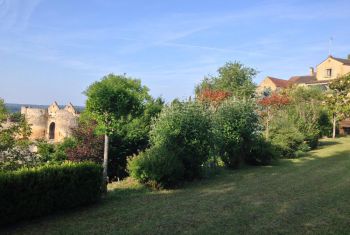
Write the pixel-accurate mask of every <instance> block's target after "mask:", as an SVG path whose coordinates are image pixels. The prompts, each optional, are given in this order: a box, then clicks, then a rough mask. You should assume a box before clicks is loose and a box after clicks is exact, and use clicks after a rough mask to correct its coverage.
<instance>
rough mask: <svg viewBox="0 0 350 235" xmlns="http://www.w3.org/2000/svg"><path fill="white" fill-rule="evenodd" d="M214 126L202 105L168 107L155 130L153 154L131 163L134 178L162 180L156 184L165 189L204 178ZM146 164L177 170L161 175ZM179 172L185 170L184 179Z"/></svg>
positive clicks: (190, 104)
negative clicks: (186, 181)
mask: <svg viewBox="0 0 350 235" xmlns="http://www.w3.org/2000/svg"><path fill="white" fill-rule="evenodd" d="M210 125H211V123H210V117H209V115H208V114H207V111H206V110H205V109H204V107H203V106H201V105H200V104H198V103H195V102H183V103H177V102H176V103H173V104H172V105H171V106H169V107H165V108H164V109H163V110H162V112H161V113H160V115H159V117H158V118H157V120H156V122H155V123H154V125H153V126H152V129H151V132H150V137H151V147H150V150H147V151H146V152H145V153H143V154H141V156H139V157H137V158H135V160H131V162H130V163H129V166H130V167H129V171H130V173H131V175H134V176H136V177H137V179H139V180H144V179H147V180H159V181H157V182H156V183H157V184H158V185H159V186H164V187H169V186H174V185H176V184H178V183H180V182H179V181H180V180H182V179H184V180H193V179H195V178H199V177H201V174H202V165H203V164H204V163H205V162H206V161H207V159H208V158H209V152H210V144H211V143H210ZM150 155H152V156H150ZM133 161H135V162H133ZM145 161H150V162H156V163H155V164H159V166H160V167H162V166H169V164H170V163H171V164H174V166H173V167H174V168H170V169H169V171H166V170H159V171H158V170H156V167H148V166H149V165H152V163H144V162H145ZM138 164H140V165H138ZM162 168H163V167H162ZM175 168H178V169H182V168H183V170H181V171H179V172H183V173H182V174H181V177H180V176H179V175H178V174H179V172H177V171H175V170H174V169H175ZM136 169H137V170H136ZM163 169H164V168H163ZM139 172H142V174H140V173H139ZM169 172H170V173H169ZM173 174H176V175H173ZM169 179H171V180H169ZM174 179H176V180H174ZM174 181H175V182H174Z"/></svg>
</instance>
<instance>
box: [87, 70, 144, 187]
mask: <svg viewBox="0 0 350 235" xmlns="http://www.w3.org/2000/svg"><path fill="white" fill-rule="evenodd" d="M84 93H85V95H86V96H87V101H86V111H87V112H89V113H90V114H91V115H92V117H93V118H94V119H95V120H96V121H97V122H98V123H99V125H100V126H101V128H102V131H103V133H104V137H105V141H104V154H103V175H102V177H103V190H104V192H105V193H106V191H107V183H108V177H107V167H108V147H109V136H110V135H111V134H113V133H114V132H115V131H116V130H118V129H119V128H120V127H121V126H122V125H123V124H124V123H128V122H129V120H131V119H132V117H133V116H137V115H139V114H140V112H141V111H142V110H143V106H144V103H145V101H146V100H147V99H149V98H150V97H149V95H148V88H147V87H145V86H142V85H141V81H140V80H137V79H133V78H130V77H127V76H125V75H114V74H109V75H107V76H104V77H103V78H102V80H101V81H98V82H95V83H93V84H92V85H90V86H89V87H88V88H87V90H86V91H85V92H84Z"/></svg>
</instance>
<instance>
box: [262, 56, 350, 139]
mask: <svg viewBox="0 0 350 235" xmlns="http://www.w3.org/2000/svg"><path fill="white" fill-rule="evenodd" d="M349 73H350V56H349V58H348V59H341V58H336V57H333V56H328V57H327V59H325V60H323V61H322V62H321V63H320V64H318V65H317V66H316V71H315V70H314V68H313V67H310V74H309V75H303V76H292V77H291V78H289V79H288V80H285V79H280V78H274V77H270V76H267V77H266V78H265V79H264V80H263V81H262V82H261V83H260V85H259V86H258V87H257V92H258V93H260V94H261V93H263V92H265V91H266V90H270V91H277V92H278V91H279V90H281V89H285V88H288V87H290V86H320V87H325V88H327V86H328V84H329V83H330V82H331V81H332V80H334V79H336V78H338V77H340V76H343V75H346V74H349ZM339 133H340V134H350V119H345V120H342V121H340V122H339Z"/></svg>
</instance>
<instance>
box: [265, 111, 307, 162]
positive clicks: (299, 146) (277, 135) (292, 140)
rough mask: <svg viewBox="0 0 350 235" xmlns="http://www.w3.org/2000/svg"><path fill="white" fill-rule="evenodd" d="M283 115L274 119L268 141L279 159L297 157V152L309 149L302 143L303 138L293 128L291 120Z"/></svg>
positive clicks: (296, 129) (294, 127)
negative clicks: (269, 140) (275, 150)
mask: <svg viewBox="0 0 350 235" xmlns="http://www.w3.org/2000/svg"><path fill="white" fill-rule="evenodd" d="M285 115H286V114H283V115H281V116H280V117H278V118H276V120H275V122H274V124H273V126H272V128H271V137H270V139H271V143H272V144H273V145H274V146H275V147H276V149H277V151H278V153H279V155H280V156H281V157H287V158H293V157H296V156H297V155H296V153H297V152H300V151H301V152H305V151H308V150H309V149H310V147H309V146H308V145H307V144H306V142H305V141H304V139H305V136H304V135H303V134H302V133H301V132H300V131H299V130H298V128H297V127H296V126H295V124H294V122H293V120H291V119H289V118H288V117H286V116H285ZM298 155H300V154H298Z"/></svg>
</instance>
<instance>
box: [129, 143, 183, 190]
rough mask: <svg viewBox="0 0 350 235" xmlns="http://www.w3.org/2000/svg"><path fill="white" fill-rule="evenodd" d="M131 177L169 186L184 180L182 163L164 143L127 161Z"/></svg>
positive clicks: (142, 181)
mask: <svg viewBox="0 0 350 235" xmlns="http://www.w3.org/2000/svg"><path fill="white" fill-rule="evenodd" d="M128 169H129V171H130V175H131V177H133V178H135V179H138V180H139V181H140V182H141V183H146V184H149V185H151V186H154V187H164V188H167V187H171V186H174V185H177V184H178V183H179V182H181V181H183V180H184V165H183V163H182V162H181V161H180V159H179V158H177V156H176V154H175V153H174V152H173V151H171V149H170V148H168V147H166V146H165V145H161V146H154V147H152V148H150V149H147V150H146V151H144V152H142V153H140V154H139V155H138V156H136V157H134V158H133V159H132V160H131V161H129V162H128Z"/></svg>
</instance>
